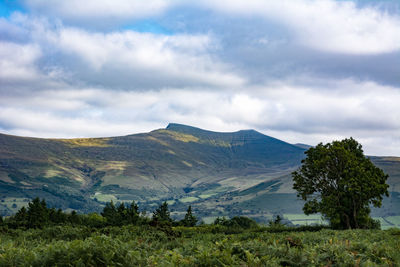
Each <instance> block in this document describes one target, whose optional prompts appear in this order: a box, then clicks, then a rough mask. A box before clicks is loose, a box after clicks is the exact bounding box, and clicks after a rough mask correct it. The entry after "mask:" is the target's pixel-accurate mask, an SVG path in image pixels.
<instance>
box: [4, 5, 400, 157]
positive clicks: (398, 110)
mask: <svg viewBox="0 0 400 267" xmlns="http://www.w3.org/2000/svg"><path fill="white" fill-rule="evenodd" d="M169 122H175V123H182V124H187V125H192V126H196V127H200V128H203V129H208V130H213V131H224V132H225V131H237V130H241V129H255V130H257V131H259V132H262V133H264V134H266V135H269V136H273V137H276V138H279V139H281V140H284V141H287V142H290V143H305V144H310V145H316V144H318V143H320V142H323V143H326V142H331V141H333V140H341V139H343V138H347V137H353V138H355V139H356V140H357V141H359V142H360V143H361V144H362V145H363V148H364V151H365V153H366V154H369V155H380V156H400V1H398V0H394V1H389V0H387V1H385V0H380V1H361V0H359V1H350V0H349V1H343V0H342V1H334V0H318V1H317V0H279V1H275V0H219V1H211V0H198V1H183V0H146V1H143V0H85V1H80V0H54V1H46V0H0V132H1V133H6V134H13V135H21V136H34V137H51V138H59V137H63V138H69V137H107V136H120V135H127V134H133V133H139V132H148V131H151V130H154V129H159V128H164V127H166V126H167V124H168V123H169Z"/></svg>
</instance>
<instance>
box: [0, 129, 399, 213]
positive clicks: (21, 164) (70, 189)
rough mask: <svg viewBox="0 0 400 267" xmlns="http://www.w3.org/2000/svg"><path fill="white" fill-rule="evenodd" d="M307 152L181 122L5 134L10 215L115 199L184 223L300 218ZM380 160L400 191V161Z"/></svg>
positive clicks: (0, 143) (1, 166) (86, 207)
mask: <svg viewBox="0 0 400 267" xmlns="http://www.w3.org/2000/svg"><path fill="white" fill-rule="evenodd" d="M304 151H305V149H304V147H302V146H298V145H291V144H288V143H286V142H283V141H281V140H278V139H275V138H272V137H269V136H266V135H263V134H261V133H259V132H256V131H254V130H242V131H238V132H232V133H218V132H211V131H206V130H202V129H199V128H195V127H191V126H186V125H181V124H169V125H168V127H166V128H165V129H159V130H155V131H152V132H149V133H143V134H134V135H128V136H120V137H109V138H79V139H41V138H27V137H17V136H10V135H3V134H0V196H1V201H2V203H0V213H1V214H10V213H13V212H15V211H16V210H17V209H18V208H19V207H20V206H21V205H24V204H26V202H27V201H28V200H29V199H31V198H33V197H35V196H39V197H45V198H46V199H47V200H48V202H49V203H50V205H53V206H57V207H60V208H63V209H68V208H71V209H77V210H80V211H82V212H88V211H93V210H98V209H100V208H101V206H102V205H103V204H104V203H105V202H106V201H110V200H114V201H132V200H135V201H137V202H139V205H140V207H141V208H143V209H147V210H152V209H154V206H156V205H158V204H159V203H160V201H163V200H167V201H168V202H169V204H170V206H171V208H172V209H174V210H175V215H177V216H179V214H180V212H182V211H184V210H185V208H186V207H187V205H188V204H189V203H191V204H192V205H193V206H194V208H195V210H196V212H197V213H198V214H199V215H201V216H203V217H204V216H220V215H239V214H246V215H254V216H255V215H257V216H264V217H265V218H267V217H268V216H269V215H271V214H274V213H300V212H301V202H300V201H298V200H297V199H296V196H295V193H294V192H293V190H292V188H291V187H292V181H291V177H290V173H291V172H292V171H293V170H295V169H296V168H297V167H298V166H299V164H300V161H301V159H302V158H303V157H304ZM373 160H374V162H376V164H377V165H379V166H380V167H382V168H384V169H385V171H387V172H389V174H391V180H390V183H391V189H392V191H397V190H398V189H399V188H398V183H399V181H400V177H399V173H400V161H399V160H398V158H378V157H375V158H373ZM388 201H389V202H388V203H386V204H385V207H384V208H386V209H384V210H385V212H386V213H388V212H389V209H395V211H396V212H395V213H397V211H398V208H397V207H399V206H397V205H398V204H397V202H396V199H395V200H393V199H392V198H391V199H390V200H388ZM296 203H297V204H296ZM396 209H397V210H396Z"/></svg>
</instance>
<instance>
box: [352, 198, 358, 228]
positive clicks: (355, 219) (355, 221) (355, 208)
mask: <svg viewBox="0 0 400 267" xmlns="http://www.w3.org/2000/svg"><path fill="white" fill-rule="evenodd" d="M353 220H354V227H355V228H356V229H358V228H359V227H358V221H357V207H356V202H355V200H354V198H353Z"/></svg>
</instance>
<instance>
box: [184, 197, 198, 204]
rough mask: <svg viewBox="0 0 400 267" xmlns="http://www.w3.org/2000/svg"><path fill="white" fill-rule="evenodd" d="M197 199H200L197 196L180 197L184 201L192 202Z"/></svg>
mask: <svg viewBox="0 0 400 267" xmlns="http://www.w3.org/2000/svg"><path fill="white" fill-rule="evenodd" d="M197 200H199V199H198V198H197V197H185V198H181V199H179V201H180V202H182V203H190V202H194V201H197Z"/></svg>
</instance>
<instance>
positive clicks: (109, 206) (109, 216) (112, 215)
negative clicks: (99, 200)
mask: <svg viewBox="0 0 400 267" xmlns="http://www.w3.org/2000/svg"><path fill="white" fill-rule="evenodd" d="M101 216H103V217H104V218H106V220H107V223H108V224H109V225H122V221H121V216H120V214H119V213H118V210H117V208H116V207H115V205H114V202H113V201H112V200H111V201H110V202H107V203H106V206H105V207H104V208H103V211H102V212H101Z"/></svg>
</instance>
